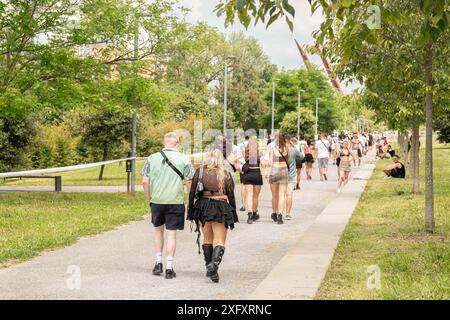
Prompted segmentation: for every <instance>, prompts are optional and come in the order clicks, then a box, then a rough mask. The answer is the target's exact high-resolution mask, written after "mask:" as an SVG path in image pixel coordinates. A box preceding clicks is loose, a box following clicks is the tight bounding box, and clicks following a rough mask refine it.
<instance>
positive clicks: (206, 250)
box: [202, 243, 213, 278]
mask: <svg viewBox="0 0 450 320" xmlns="http://www.w3.org/2000/svg"><path fill="white" fill-rule="evenodd" d="M202 248H203V257H204V258H205V266H207V265H208V263H210V262H211V260H212V254H213V245H212V244H211V243H210V244H204V245H202ZM206 276H207V277H208V278H209V277H211V272H209V271H208V269H206Z"/></svg>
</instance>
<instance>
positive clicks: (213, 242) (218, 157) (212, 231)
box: [188, 149, 239, 283]
mask: <svg viewBox="0 0 450 320" xmlns="http://www.w3.org/2000/svg"><path fill="white" fill-rule="evenodd" d="M199 186H200V187H199ZM196 198H197V200H196ZM188 220H190V221H195V223H196V225H197V227H198V226H199V224H201V228H202V233H203V245H202V249H203V256H204V260H205V266H206V271H207V272H206V276H207V277H209V278H210V279H211V281H213V282H216V283H217V282H219V273H218V270H219V265H220V263H221V262H222V259H223V255H224V253H225V242H226V238H227V233H228V228H229V229H231V230H232V229H233V228H234V224H235V223H236V222H238V221H239V219H238V216H237V213H236V201H235V198H234V180H233V177H232V176H231V173H230V172H229V171H228V170H227V168H226V159H225V158H224V157H223V154H222V151H221V150H218V149H214V150H212V151H210V152H209V153H208V155H207V159H206V163H205V165H204V166H202V167H200V168H198V169H197V170H196V171H195V174H194V178H193V180H192V188H191V190H190V193H189V206H188ZM199 245H200V244H199Z"/></svg>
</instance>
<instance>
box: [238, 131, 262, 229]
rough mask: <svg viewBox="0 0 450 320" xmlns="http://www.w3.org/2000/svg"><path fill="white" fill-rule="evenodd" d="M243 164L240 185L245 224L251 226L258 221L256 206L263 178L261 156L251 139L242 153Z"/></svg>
mask: <svg viewBox="0 0 450 320" xmlns="http://www.w3.org/2000/svg"><path fill="white" fill-rule="evenodd" d="M244 158H245V164H244V165H243V166H242V175H241V184H242V187H243V188H245V194H246V200H247V203H246V205H245V207H246V208H247V210H248V213H247V223H248V224H252V223H253V222H254V221H256V220H258V219H259V214H258V205H259V194H260V193H261V186H262V185H263V178H262V174H261V154H260V152H259V149H258V140H257V139H256V137H255V136H253V137H251V139H250V140H249V143H248V144H247V146H246V148H245V152H244Z"/></svg>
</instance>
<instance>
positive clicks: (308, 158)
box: [303, 140, 314, 180]
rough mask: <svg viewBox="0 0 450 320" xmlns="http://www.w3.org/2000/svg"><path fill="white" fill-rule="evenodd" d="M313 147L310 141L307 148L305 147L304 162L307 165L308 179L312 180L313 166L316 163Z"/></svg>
mask: <svg viewBox="0 0 450 320" xmlns="http://www.w3.org/2000/svg"><path fill="white" fill-rule="evenodd" d="M313 149H314V148H313V147H312V146H311V141H309V140H308V142H307V144H306V146H305V147H304V149H303V150H304V152H305V159H304V160H303V162H304V164H305V167H306V168H305V171H306V179H307V180H311V179H312V170H313V168H312V166H313V163H314V156H313Z"/></svg>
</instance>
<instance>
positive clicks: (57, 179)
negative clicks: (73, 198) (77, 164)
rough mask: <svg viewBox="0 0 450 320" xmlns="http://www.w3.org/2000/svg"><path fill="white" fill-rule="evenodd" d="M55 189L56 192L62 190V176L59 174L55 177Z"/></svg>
mask: <svg viewBox="0 0 450 320" xmlns="http://www.w3.org/2000/svg"><path fill="white" fill-rule="evenodd" d="M55 191H56V192H61V191H62V177H61V176H56V177H55Z"/></svg>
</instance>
